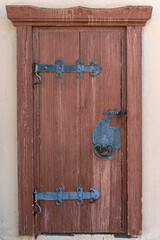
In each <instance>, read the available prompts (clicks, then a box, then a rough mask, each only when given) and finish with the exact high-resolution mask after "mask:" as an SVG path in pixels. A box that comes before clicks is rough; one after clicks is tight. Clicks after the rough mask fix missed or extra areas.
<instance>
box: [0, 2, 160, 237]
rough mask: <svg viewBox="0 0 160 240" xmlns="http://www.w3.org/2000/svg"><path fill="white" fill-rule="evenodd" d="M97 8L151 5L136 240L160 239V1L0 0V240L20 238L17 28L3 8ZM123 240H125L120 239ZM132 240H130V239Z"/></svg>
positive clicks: (146, 33)
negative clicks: (139, 220)
mask: <svg viewBox="0 0 160 240" xmlns="http://www.w3.org/2000/svg"><path fill="white" fill-rule="evenodd" d="M7 4H17V5H22V4H26V5H35V6H42V7H53V8H58V7H59V8H60V7H72V6H79V5H80V6H85V7H93V8H111V7H122V6H124V5H151V6H153V14H152V18H151V20H150V21H148V22H147V24H146V26H145V27H144V29H143V43H142V44H143V55H142V60H143V62H142V64H143V71H142V72H143V80H142V81H143V95H142V98H143V113H142V114H143V198H142V201H143V230H142V236H141V237H138V238H137V240H140V239H142V240H159V239H160V163H159V161H160V147H159V142H160V110H159V109H160V94H159V92H160V1H158V0H114V1H113V0H107V1H106V0H92V1H90V0H59V1H55V0H1V1H0V239H1V240H2V239H3V240H12V239H13V240H20V239H21V240H31V239H33V238H32V237H19V236H18V199H17V195H18V194H17V191H18V189H17V133H16V132H17V126H16V122H17V116H16V113H17V109H16V108H17V106H16V28H15V27H13V25H12V23H11V22H10V21H9V20H8V19H7V15H6V9H5V5H7ZM55 239H57V240H83V239H84V240H113V239H116V238H114V236H112V235H75V236H70V237H69V236H39V237H38V240H55ZM119 239H123V238H119ZM130 240H131V239H130Z"/></svg>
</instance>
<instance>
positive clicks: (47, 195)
mask: <svg viewBox="0 0 160 240" xmlns="http://www.w3.org/2000/svg"><path fill="white" fill-rule="evenodd" d="M89 190H90V191H89V192H83V187H78V188H77V192H63V191H62V188H61V187H57V188H56V192H38V191H37V190H34V202H35V204H36V206H37V207H38V208H39V211H38V212H36V213H41V212H42V209H41V207H40V205H39V204H38V202H37V201H38V200H43V201H56V205H57V206H60V205H61V204H62V203H63V200H77V204H78V205H82V204H83V200H84V199H89V202H90V203H94V202H96V201H97V200H98V199H99V198H100V196H101V194H100V192H98V191H97V190H96V189H95V188H90V189H89Z"/></svg>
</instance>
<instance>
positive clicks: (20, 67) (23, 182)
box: [6, 5, 152, 235]
mask: <svg viewBox="0 0 160 240" xmlns="http://www.w3.org/2000/svg"><path fill="white" fill-rule="evenodd" d="M6 9H7V16H8V18H9V19H10V20H11V21H12V23H13V25H14V26H16V28H17V135H18V207H19V233H20V235H33V234H34V214H33V213H34V204H33V188H34V176H33V169H34V167H35V166H34V157H35V156H34V148H35V147H36V146H35V144H34V134H35V131H36V129H35V128H34V124H33V123H34V121H36V119H35V117H34V111H33V110H34V101H33V91H34V89H33V79H34V76H33V61H34V59H33V26H36V27H38V26H44V27H45V26H46V27H49V26H52V27H57V26H58V27H68V28H69V27H75V26H79V27H81V26H82V27H88V26H89V27H98V26H101V27H104V26H111V27H114V26H117V27H120V26H121V27H124V28H125V30H126V65H127V68H126V76H127V89H126V92H127V96H126V97H127V166H126V169H127V172H126V179H127V181H126V180H124V181H126V184H127V196H126V198H127V209H126V219H127V232H126V233H127V234H128V235H140V234H141V230H142V213H141V209H142V202H141V197H142V66H141V62H142V57H141V55H142V26H144V25H145V23H146V22H147V20H149V19H150V17H151V14H152V7H150V6H126V7H121V8H113V9H93V8H84V7H74V8H67V9H63V8H61V9H56V8H55V9H54V8H53V9H51V8H39V7H34V6H25V5H24V6H23V5H22V6H20V5H17V6H16V5H8V6H6Z"/></svg>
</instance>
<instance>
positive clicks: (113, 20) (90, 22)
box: [6, 5, 152, 26]
mask: <svg viewBox="0 0 160 240" xmlns="http://www.w3.org/2000/svg"><path fill="white" fill-rule="evenodd" d="M6 9H7V16H8V18H9V19H10V20H11V21H12V22H13V24H14V25H16V26H17V25H31V26H131V25H132V26H133V25H144V24H145V23H146V22H147V20H149V19H150V18H151V14H152V7H151V6H125V7H120V8H111V9H107V8H106V9H105V8H103V9H96V8H86V7H80V6H79V7H73V8H41V7H35V6H29V5H22V6H20V5H7V6H6Z"/></svg>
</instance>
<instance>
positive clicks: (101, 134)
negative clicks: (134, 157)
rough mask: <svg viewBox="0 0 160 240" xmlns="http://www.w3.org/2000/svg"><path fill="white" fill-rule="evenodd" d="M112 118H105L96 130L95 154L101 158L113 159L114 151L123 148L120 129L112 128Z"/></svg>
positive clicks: (94, 138)
mask: <svg viewBox="0 0 160 240" xmlns="http://www.w3.org/2000/svg"><path fill="white" fill-rule="evenodd" d="M111 121H112V117H111V116H109V117H108V118H104V119H103V120H101V121H100V122H99V123H98V124H97V125H96V127H95V128H94V131H93V135H92V140H93V145H94V153H95V155H96V156H98V157H99V158H109V159H111V158H112V154H113V152H114V149H120V148H121V134H120V133H121V131H120V128H119V127H111V126H109V123H110V122H111Z"/></svg>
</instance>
